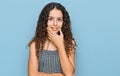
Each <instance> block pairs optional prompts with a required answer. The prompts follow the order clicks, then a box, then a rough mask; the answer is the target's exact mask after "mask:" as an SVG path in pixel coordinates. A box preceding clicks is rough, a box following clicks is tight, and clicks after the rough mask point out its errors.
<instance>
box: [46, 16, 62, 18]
mask: <svg viewBox="0 0 120 76" xmlns="http://www.w3.org/2000/svg"><path fill="white" fill-rule="evenodd" d="M48 17H52V16H48ZM58 18H63V17H58Z"/></svg>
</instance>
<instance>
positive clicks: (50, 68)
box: [39, 50, 62, 73]
mask: <svg viewBox="0 0 120 76" xmlns="http://www.w3.org/2000/svg"><path fill="white" fill-rule="evenodd" d="M39 61H40V62H39V72H45V73H62V70H61V65H60V60H59V55H58V51H57V50H56V51H49V50H44V51H43V52H42V53H40V55H39Z"/></svg>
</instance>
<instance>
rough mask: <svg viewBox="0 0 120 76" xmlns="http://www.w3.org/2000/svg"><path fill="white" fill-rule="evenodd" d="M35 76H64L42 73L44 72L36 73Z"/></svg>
mask: <svg viewBox="0 0 120 76" xmlns="http://www.w3.org/2000/svg"><path fill="white" fill-rule="evenodd" d="M36 76H64V75H63V74H62V73H53V74H50V73H44V72H38V73H37V75H36Z"/></svg>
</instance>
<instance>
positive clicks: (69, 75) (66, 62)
mask: <svg viewBox="0 0 120 76" xmlns="http://www.w3.org/2000/svg"><path fill="white" fill-rule="evenodd" d="M58 52H59V57H60V62H61V67H62V70H63V73H64V74H65V76H73V75H74V68H75V63H74V49H72V52H71V54H70V55H69V57H68V56H67V54H66V51H65V49H64V45H63V44H61V46H59V47H58Z"/></svg>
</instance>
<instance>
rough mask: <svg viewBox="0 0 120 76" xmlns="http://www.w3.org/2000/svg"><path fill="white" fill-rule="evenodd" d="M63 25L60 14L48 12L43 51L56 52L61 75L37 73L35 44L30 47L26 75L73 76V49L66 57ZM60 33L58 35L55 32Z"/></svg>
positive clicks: (53, 11) (53, 10) (59, 12)
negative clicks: (46, 38)
mask: <svg viewBox="0 0 120 76" xmlns="http://www.w3.org/2000/svg"><path fill="white" fill-rule="evenodd" d="M62 24H63V15H62V12H61V11H60V10H58V9H56V8H54V9H52V10H51V11H50V14H49V17H48V22H47V31H48V36H49V38H48V40H46V43H45V47H44V49H47V50H56V49H57V50H58V54H59V58H60V63H61V67H62V71H63V74H62V73H54V74H49V73H43V72H38V60H37V57H36V55H35V51H36V50H35V42H33V43H32V44H31V46H30V55H29V63H28V73H29V76H73V75H74V67H75V64H74V49H72V53H71V55H70V56H69V57H68V56H67V54H66V51H65V47H64V39H63V38H64V35H63V33H62V31H61V28H62ZM58 31H59V32H60V35H58V34H57V32H58Z"/></svg>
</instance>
